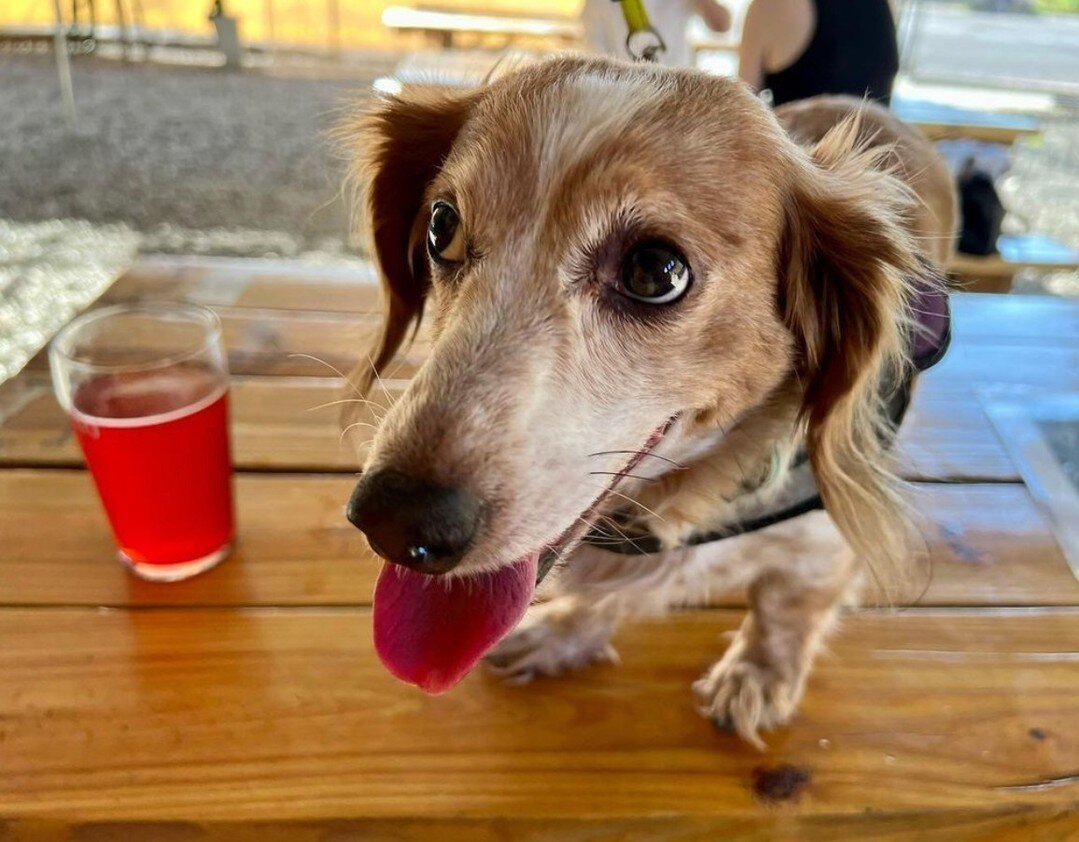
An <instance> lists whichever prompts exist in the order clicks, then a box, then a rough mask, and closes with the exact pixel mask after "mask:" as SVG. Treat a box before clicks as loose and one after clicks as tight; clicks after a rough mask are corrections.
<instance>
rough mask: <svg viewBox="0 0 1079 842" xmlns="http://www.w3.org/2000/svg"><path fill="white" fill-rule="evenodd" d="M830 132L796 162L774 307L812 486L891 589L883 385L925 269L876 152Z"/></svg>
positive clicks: (897, 516)
mask: <svg viewBox="0 0 1079 842" xmlns="http://www.w3.org/2000/svg"><path fill="white" fill-rule="evenodd" d="M858 129H859V127H858V125H857V122H856V121H854V120H851V121H847V122H844V123H841V124H840V125H838V126H837V127H836V128H835V129H833V130H832V131H830V132H829V133H828V134H827V135H825V137H824V138H822V139H821V141H820V142H819V143H818V144H817V145H816V146H815V147H814V149H813V150H812V152H811V160H809V161H806V160H805V159H804V157H802V156H800V157H799V158H798V159H796V161H795V166H794V168H793V178H792V183H791V186H790V190H789V194H788V199H787V205H786V209H785V216H786V219H785V231H784V234H783V238H782V240H781V244H780V248H779V262H778V266H777V269H778V277H779V284H780V286H779V306H780V310H781V313H782V316H783V318H784V320H785V322H786V324H787V326H788V328H789V329H790V331H791V333H792V335H793V336H794V339H795V344H796V348H797V354H798V358H797V374H798V378H799V381H800V383H801V384H802V386H803V401H802V416H803V419H804V422H805V425H806V442H807V450H808V452H809V457H810V461H811V463H812V465H813V469H814V475H815V477H816V481H817V486H818V488H819V490H820V492H821V497H822V499H823V500H824V503H825V506H826V507H827V509H828V511H829V513H830V514H831V516H832V518H833V519H834V520H835V522H836V525H837V526H838V527H839V529H840V531H841V532H842V533H843V534H844V537H846V539H847V540H848V542H849V543H850V544H851V545H852V546H853V548H854V549H855V551H856V552H857V553H858V554H859V555H860V556H861V557H863V558H864V559H865V560H867V561H869V562H870V563H871V564H874V567H875V568H876V569H877V570H878V571H881V570H882V569H884V571H886V572H885V573H884V576H885V577H887V578H892V577H894V574H895V573H897V572H898V571H897V570H896V568H897V567H899V568H901V567H902V565H904V564H905V563H907V562H908V561H909V546H908V542H907V537H908V536H907V531H908V530H907V528H906V524H905V521H904V518H903V517H902V510H903V507H902V505H901V503H900V498H899V496H898V495H897V494H896V481H895V480H894V477H893V475H892V474H891V472H890V470H889V468H888V459H887V452H886V451H887V441H888V439H889V438H890V436H889V435H888V431H887V429H886V427H887V425H888V423H889V421H888V417H887V414H886V412H885V411H884V409H883V402H882V400H881V392H882V385H883V384H886V383H887V382H889V381H891V382H893V383H897V382H899V380H898V378H900V377H902V376H903V374H904V373H905V372H904V369H905V367H906V366H908V365H910V358H911V352H910V342H909V337H910V336H911V330H912V329H913V324H912V320H911V318H910V313H911V310H912V305H913V301H914V299H915V296H916V290H917V284H918V283H921V282H922V281H920V280H919V278H920V277H921V276H922V275H924V274H925V267H924V265H923V263H922V262H921V261H920V260H919V258H918V257H917V256H916V249H915V246H914V244H913V243H912V241H911V238H910V235H909V234H908V233H907V232H906V229H905V227H904V225H903V219H904V215H905V214H906V213H907V212H908V209H909V208H910V207H911V202H912V196H911V194H910V191H909V190H908V189H907V188H906V187H905V185H904V184H903V183H902V182H901V181H900V180H899V179H897V178H895V177H894V176H892V175H890V174H889V173H888V172H887V170H886V168H885V167H884V166H883V163H884V156H885V155H886V154H887V150H886V149H883V150H882V149H880V148H878V149H869V148H866V147H865V146H863V145H861V144H860V143H859V140H858Z"/></svg>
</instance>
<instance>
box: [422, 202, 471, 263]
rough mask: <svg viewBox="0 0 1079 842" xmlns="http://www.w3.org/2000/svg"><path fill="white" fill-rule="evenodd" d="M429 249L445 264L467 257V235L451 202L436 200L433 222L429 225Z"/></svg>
mask: <svg viewBox="0 0 1079 842" xmlns="http://www.w3.org/2000/svg"><path fill="white" fill-rule="evenodd" d="M427 251H428V253H429V254H430V255H431V257H432V258H433V259H434V260H435V261H436V262H437V263H441V264H443V265H445V264H451V263H460V262H461V261H462V260H464V259H465V235H464V231H463V230H462V229H461V218H460V217H459V216H458V215H457V210H456V209H455V208H454V207H453V205H451V204H450V203H449V202H441V201H439V202H435V205H434V207H433V208H431V222H430V223H429V224H428V226H427Z"/></svg>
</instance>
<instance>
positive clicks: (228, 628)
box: [0, 260, 1079, 842]
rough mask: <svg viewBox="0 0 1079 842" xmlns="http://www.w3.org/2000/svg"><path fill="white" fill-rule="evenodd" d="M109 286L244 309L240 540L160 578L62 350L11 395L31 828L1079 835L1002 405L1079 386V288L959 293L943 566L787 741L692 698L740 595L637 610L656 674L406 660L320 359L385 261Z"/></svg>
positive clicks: (5, 505)
mask: <svg viewBox="0 0 1079 842" xmlns="http://www.w3.org/2000/svg"><path fill="white" fill-rule="evenodd" d="M106 298H107V299H109V300H111V301H118V300H127V299H132V298H135V299H145V298H160V299H187V300H192V301H201V302H204V303H207V304H209V305H210V306H213V307H214V308H215V309H216V310H217V311H218V312H219V313H220V315H221V317H222V320H223V322H224V325H225V335H226V341H227V344H228V350H229V354H230V360H231V363H232V365H233V370H234V372H235V375H236V376H235V381H234V386H233V392H232V402H233V415H234V418H233V436H234V445H235V461H236V467H237V471H238V474H237V479H236V487H237V502H238V514H239V524H240V537H239V543H238V546H237V549H236V551H235V553H234V554H233V556H232V557H231V558H229V559H228V560H227V561H226V562H225V563H223V564H222V565H221V566H220V567H218V568H217V569H215V570H213V571H211V572H209V573H207V574H204V575H203V576H200V577H197V578H195V579H192V580H189V581H187V582H182V583H178V584H172V585H160V584H151V583H148V582H143V581H138V580H135V579H133V578H131V577H130V576H128V575H127V574H126V573H125V572H124V571H123V569H122V568H121V567H120V565H119V564H118V563H117V562H116V561H115V558H114V551H113V548H112V542H111V539H110V536H109V533H108V530H107V527H106V525H105V521H104V519H103V516H102V513H101V510H100V506H99V504H98V502H97V500H96V497H95V495H94V492H93V488H92V486H91V482H90V479H89V476H88V475H87V474H86V472H85V471H84V470H83V467H82V461H81V458H80V455H79V452H78V450H77V447H76V446H75V445H74V443H73V441H72V439H71V435H70V433H69V432H68V428H67V425H66V420H65V418H64V417H63V415H62V414H61V412H60V411H59V408H58V407H57V405H56V403H55V401H54V400H53V398H52V397H51V393H50V391H49V384H48V379H47V373H46V369H45V367H44V364H43V360H42V359H41V358H38V359H36V360H35V361H33V362H32V363H31V364H30V366H29V367H28V368H27V369H26V371H25V372H24V373H23V374H21V375H20V376H19V377H18V378H16V379H15V380H13V381H10V382H8V383H6V384H4V385H3V386H0V838H4V839H102V840H104V839H138V840H159V839H160V840H166V839H167V840H173V839H189V838H190V839H196V838H197V839H213V840H232V839H241V840H243V839H255V838H258V839H259V840H260V842H272V840H289V842H293V840H298V842H305V840H316V839H317V840H327V839H334V840H350V839H365V840H366V839H390V838H392V839H395V840H403V839H432V838H438V839H451V840H452V839H462V840H463V839H494V838H498V839H509V838H521V837H527V838H545V839H546V838H554V839H561V838H574V839H583V838H588V839H640V838H648V839H675V838H677V839H696V838H708V839H712V838H726V837H725V834H729V835H731V836H732V837H733V836H737V837H738V838H761V839H770V838H777V837H779V836H782V837H783V838H800V839H817V838H819V839H825V838H827V839H836V838H850V839H868V838H882V837H883V836H888V837H889V838H893V837H894V838H912V835H913V834H915V833H919V834H922V835H919V836H918V838H923V839H955V838H989V837H993V838H1013V839H1034V838H1045V839H1048V838H1059V839H1064V838H1069V836H1070V835H1072V834H1075V833H1079V818H1077V813H1076V812H1075V810H1076V805H1077V803H1079V778H1077V774H1076V773H1077V772H1079V743H1077V740H1076V735H1077V731H1079V728H1077V726H1079V705H1077V701H1076V700H1077V699H1079V666H1077V663H1076V662H1077V660H1079V654H1077V653H1079V584H1077V583H1076V580H1075V579H1074V577H1073V576H1072V574H1071V572H1070V570H1069V568H1068V566H1067V563H1066V561H1065V559H1064V557H1063V556H1062V553H1061V551H1060V549H1059V547H1058V545H1057V543H1056V542H1055V540H1054V538H1053V536H1052V534H1051V532H1050V529H1049V527H1048V526H1047V523H1046V520H1045V519H1044V517H1043V515H1042V514H1041V512H1040V511H1039V510H1038V509H1037V508H1036V507H1035V504H1034V503H1033V501H1032V498H1031V496H1030V494H1029V493H1028V491H1027V489H1026V488H1025V486H1024V485H1023V483H1022V481H1021V480H1020V478H1019V475H1018V473H1017V472H1016V469H1015V466H1014V465H1013V464H1012V462H1011V460H1010V459H1009V457H1008V455H1007V452H1006V450H1005V449H1004V448H1003V446H1002V445H1001V443H1000V442H999V441H998V439H997V437H996V435H995V434H994V432H993V429H992V428H991V426H990V424H989V422H988V421H987V420H986V417H985V415H984V413H983V412H982V410H981V408H980V406H979V403H978V399H977V388H978V387H979V385H981V384H987V383H994V382H1004V383H1012V384H1028V385H1039V386H1045V387H1052V388H1059V389H1065V390H1075V389H1079V304H1077V303H1076V302H1069V301H1064V300H1060V299H1051V298H1024V297H1018V296H1012V297H1003V296H984V295H960V296H956V297H955V300H954V312H955V342H954V345H953V348H952V350H951V352H950V353H949V356H948V358H947V359H946V361H945V362H943V363H942V364H941V365H940V366H939V367H938V368H936V369H934V370H933V371H932V372H931V373H930V374H928V375H927V376H926V377H925V378H924V380H923V382H922V383H921V384H920V387H919V390H918V393H917V396H916V399H915V403H914V406H913V408H912V411H911V415H910V417H909V422H908V423H907V425H906V426H905V429H904V431H903V436H902V442H901V455H902V466H903V472H904V473H905V474H906V475H907V476H908V477H909V478H910V479H911V480H912V481H913V483H914V488H915V490H916V492H917V494H916V505H917V507H918V509H919V510H920V511H921V513H922V514H923V515H924V518H925V521H924V526H923V532H924V535H925V539H926V544H927V546H928V549H929V552H930V554H931V558H932V562H933V568H932V578H931V581H929V582H928V584H927V587H926V590H925V592H924V594H922V595H920V596H917V595H915V596H914V597H912V598H910V599H909V600H906V601H904V602H903V603H901V604H899V605H897V606H896V607H895V608H893V609H883V608H877V609H865V610H862V611H859V612H855V613H852V614H851V616H849V617H848V618H847V619H846V620H845V622H844V623H843V626H842V628H841V630H840V632H839V633H838V634H837V635H836V637H835V639H834V642H833V645H832V646H831V648H830V651H829V653H828V654H826V655H824V656H823V657H822V658H821V660H820V663H819V666H818V668H817V670H816V672H815V673H814V674H813V676H812V678H811V679H810V682H809V690H808V693H807V697H806V701H805V703H804V705H803V707H802V712H801V715H800V716H799V718H798V719H797V721H796V722H795V723H794V724H793V725H792V726H791V727H789V728H786V729H784V730H782V731H780V732H778V733H776V734H773V735H772V736H771V737H770V739H769V743H770V749H769V751H768V752H767V753H764V754H761V753H759V752H757V751H756V750H754V749H753V748H751V747H748V746H746V745H744V744H743V743H741V742H739V741H738V740H737V739H736V738H735V737H733V736H731V735H729V734H726V733H720V732H717V731H716V730H715V729H714V728H713V727H712V726H711V725H709V724H708V723H707V722H705V721H704V720H703V719H701V718H700V717H698V715H697V714H696V713H695V712H694V710H693V707H692V704H691V701H690V694H689V684H690V682H691V681H692V680H693V679H694V678H696V676H697V675H698V673H700V672H701V670H702V669H703V668H704V667H705V666H706V665H707V664H709V663H710V661H711V660H713V659H714V658H715V657H717V655H718V654H719V653H720V652H721V649H722V645H723V643H722V638H721V634H722V633H723V632H724V631H729V630H731V629H733V628H735V627H736V626H737V624H738V622H739V621H740V618H741V615H742V602H741V599H740V597H739V595H737V594H735V595H721V594H717V595H715V597H714V598H713V599H712V600H711V601H710V603H709V604H707V605H700V606H694V607H690V608H687V609H686V610H683V611H679V612H677V613H676V614H675V615H674V616H672V617H671V618H668V619H666V620H663V621H656V622H650V623H646V624H641V625H637V626H633V627H631V628H629V629H627V630H626V631H625V632H624V633H622V634H620V635H619V636H618V638H617V641H616V642H617V644H618V647H619V650H620V652H621V654H622V656H623V659H624V664H623V666H621V667H619V668H614V667H602V668H597V669H594V670H591V671H587V672H584V673H581V674H579V675H575V676H572V677H568V678H566V679H563V680H560V681H540V682H538V683H535V684H533V685H532V686H528V687H510V686H507V685H505V684H503V683H501V682H499V681H497V680H495V679H494V678H493V677H491V676H489V675H487V674H484V673H483V672H482V671H481V672H478V673H477V674H475V675H473V676H471V677H470V678H468V679H466V681H465V682H464V683H463V684H462V685H461V686H460V687H459V688H457V689H456V690H455V691H453V692H452V693H450V694H448V695H446V696H443V697H439V698H427V697H425V696H422V695H421V694H419V693H418V692H417V691H416V690H414V689H412V688H409V687H406V686H403V685H401V684H399V683H397V682H396V681H394V680H393V679H392V678H391V677H390V676H389V675H388V674H387V673H386V672H385V671H384V670H383V669H382V667H381V666H380V665H379V664H378V661H377V659H376V657H375V656H374V654H373V652H372V646H371V640H370V609H369V601H370V594H371V588H372V583H373V578H374V574H375V572H376V570H377V566H376V563H375V559H374V558H373V557H372V555H371V554H370V552H369V551H368V550H366V549H365V547H364V544H363V541H362V539H361V536H360V535H359V533H358V532H356V530H354V529H353V528H352V527H351V526H350V525H349V524H348V523H347V522H346V521H345V519H344V517H343V514H342V510H343V506H344V503H345V500H346V499H347V495H348V493H349V491H350V489H351V487H352V484H353V482H354V479H355V478H354V472H355V470H356V466H357V459H356V452H357V448H362V446H363V440H364V439H365V438H366V436H367V432H366V431H365V428H358V429H357V430H356V431H354V432H355V433H356V435H355V438H354V439H353V440H352V441H348V440H346V442H344V443H343V444H342V443H341V442H340V436H339V433H338V430H337V409H338V407H336V406H322V405H324V404H329V403H331V402H332V401H334V400H338V399H339V398H340V397H341V396H342V382H341V380H340V378H339V377H338V376H337V375H336V374H335V373H334V371H332V370H331V369H330V368H329V367H328V366H327V365H326V364H324V363H320V362H316V361H315V359H314V358H319V359H322V360H324V361H325V363H328V364H329V366H332V367H334V368H338V369H341V370H345V368H346V367H347V366H349V365H350V364H351V363H352V362H353V361H354V359H355V358H356V356H357V349H358V348H360V347H362V344H361V343H362V342H363V341H364V337H365V335H368V334H369V333H370V331H372V330H374V329H375V325H376V324H377V316H376V313H377V308H378V296H377V290H376V289H375V287H374V286H373V284H372V277H371V273H370V272H369V271H365V272H360V273H356V272H354V271H352V270H336V269H326V270H319V271H318V272H313V273H310V274H309V275H308V276H302V275H297V274H296V273H295V272H290V271H288V270H287V269H286V268H285V267H284V266H283V265H280V264H274V263H271V262H242V261H235V262H228V261H216V262H215V261H194V262H191V261H182V260H165V261H143V262H141V263H139V264H138V265H136V267H135V268H134V269H133V270H131V271H130V272H128V273H127V274H126V275H125V276H124V277H122V278H121V279H120V280H119V281H118V282H117V283H116V284H115V285H114V287H113V288H112V289H111V290H110V292H109V293H107V294H106ZM422 354H423V339H422V338H421V340H420V342H418V343H417V346H416V347H415V348H414V349H413V350H412V352H411V357H410V359H409V360H408V361H407V362H406V364H405V365H403V366H401V367H400V368H399V371H398V373H397V374H396V375H394V376H393V377H391V378H389V380H388V382H387V384H386V390H385V392H384V393H380V394H381V397H379V399H380V400H386V401H388V400H392V399H393V396H394V395H395V394H397V393H399V392H400V390H401V389H402V388H403V387H404V386H405V384H406V378H407V376H408V373H409V371H410V370H412V369H414V367H415V365H417V364H418V363H419V362H420V361H421V360H422ZM320 406H322V408H317V407H320ZM786 767H794V768H796V769H798V770H801V771H802V772H804V773H805V775H806V776H807V777H806V778H805V781H806V783H805V785H804V787H803V788H802V790H801V791H799V792H797V793H795V794H793V795H791V797H790V798H788V799H785V800H784V799H778V800H777V796H776V794H775V793H772V796H771V797H770V796H769V794H768V791H766V790H767V788H765V789H762V788H761V785H760V782H761V781H762V780H764V779H766V778H767V777H768V775H769V774H770V773H779V774H780V775H782V774H783V770H784V768H786ZM780 794H782V793H780ZM1071 838H1074V836H1071Z"/></svg>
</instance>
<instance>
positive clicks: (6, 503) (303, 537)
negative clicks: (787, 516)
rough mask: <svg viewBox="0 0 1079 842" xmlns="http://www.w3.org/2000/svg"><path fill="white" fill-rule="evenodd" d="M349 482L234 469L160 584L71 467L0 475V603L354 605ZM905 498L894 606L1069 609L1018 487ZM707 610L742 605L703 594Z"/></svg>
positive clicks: (362, 585)
mask: <svg viewBox="0 0 1079 842" xmlns="http://www.w3.org/2000/svg"><path fill="white" fill-rule="evenodd" d="M354 481H355V480H354V478H353V477H346V476H340V477H326V476H301V475H288V474H272V475H265V474H259V475H253V474H240V475H239V476H238V477H237V483H236V492H237V493H236V500H237V505H238V521H239V530H240V531H239V542H238V545H237V548H236V550H235V552H234V553H233V556H232V557H231V558H230V559H229V560H228V561H226V562H225V563H224V564H222V565H221V566H220V567H218V568H217V569H215V570H213V571H211V572H209V573H207V574H204V575H202V576H199V577H196V578H194V579H191V580H188V581H186V582H181V583H176V584H170V585H160V584H151V583H147V582H143V581H140V580H136V579H134V578H132V577H130V576H129V575H128V574H127V573H126V572H125V571H124V569H123V568H122V567H121V565H120V564H119V563H118V562H117V561H116V560H115V550H114V548H113V543H112V539H111V535H110V534H109V531H108V527H107V526H106V523H105V519H104V516H103V514H102V512H101V508H100V505H99V503H98V501H97V499H96V496H95V494H94V491H93V487H92V485H91V482H90V479H89V477H88V476H87V475H86V474H85V473H83V472H81V471H45V470H37V471H23V470H9V471H0V534H2V535H3V536H4V540H3V551H2V552H0V604H6V605H157V606H161V605H189V604H194V605H364V604H367V603H368V602H369V601H370V597H371V592H372V588H373V585H374V576H375V574H376V573H377V570H378V566H379V562H378V560H377V559H376V558H375V557H374V556H373V555H372V554H371V553H370V551H369V550H368V549H367V547H366V544H365V543H364V541H363V539H362V536H361V535H360V534H359V533H358V532H357V531H356V530H355V529H354V528H353V527H352V526H351V525H350V524H349V523H348V522H347V521H346V520H345V518H344V515H343V509H344V505H345V502H346V500H347V499H348V496H349V493H350V492H351V490H352V486H353V483H354ZM914 503H915V506H916V507H917V508H918V509H919V510H920V511H921V512H922V513H923V517H924V518H925V520H924V521H923V525H922V527H921V531H922V534H923V535H924V539H925V542H926V547H927V549H928V552H929V558H930V561H931V565H932V566H931V569H929V570H925V571H922V572H919V574H918V575H916V576H914V577H913V578H914V580H915V581H914V584H913V586H912V588H911V589H910V591H909V592H908V593H906V594H901V595H899V597H898V598H897V599H898V601H900V602H911V601H915V602H917V604H919V605H1076V604H1079V583H1077V582H1076V581H1075V579H1074V578H1073V576H1072V575H1071V572H1070V570H1069V568H1068V566H1067V563H1066V562H1065V560H1064V557H1063V555H1062V554H1061V552H1060V549H1059V547H1058V546H1057V544H1056V542H1055V541H1054V539H1053V537H1052V536H1051V534H1050V531H1049V527H1048V525H1047V524H1046V521H1045V520H1044V518H1043V517H1042V515H1041V514H1040V513H1039V512H1038V510H1037V509H1036V508H1035V506H1034V503H1033V501H1032V500H1031V498H1030V496H1029V494H1028V493H1027V491H1026V489H1025V488H1024V487H1023V486H1022V485H1011V484H1008V485H1005V484H991V485H941V484H927V485H921V486H917V487H916V494H915V498H914ZM824 528H827V529H828V531H829V532H831V530H832V527H831V526H830V525H829V526H827V527H824ZM739 540H740V541H741V539H739ZM753 540H760V537H759V536H758V538H756V539H753ZM748 541H749V539H748V538H747V542H748ZM833 543H834V542H833ZM728 546H732V545H728ZM752 546H753V544H752V543H743V544H742V545H741V547H742V551H744V552H752ZM712 551H714V549H713V550H712ZM923 588H924V594H923V593H922V591H923ZM869 597H870V599H873V598H875V597H874V596H873V594H870V595H869ZM711 604H715V605H740V604H742V599H741V596H740V595H739V594H730V593H716V594H714V595H713V596H712V599H711Z"/></svg>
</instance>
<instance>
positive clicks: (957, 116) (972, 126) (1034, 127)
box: [892, 97, 1041, 146]
mask: <svg viewBox="0 0 1079 842" xmlns="http://www.w3.org/2000/svg"><path fill="white" fill-rule="evenodd" d="M892 111H893V112H895V114H896V116H898V117H899V118H900V119H902V120H905V121H906V122H908V123H910V124H911V125H914V126H917V127H918V128H919V129H921V131H922V132H923V133H924V134H925V135H926V137H928V138H929V139H930V140H954V139H956V138H964V139H968V140H981V141H985V142H986V143H1003V144H1006V145H1009V146H1010V145H1012V144H1013V143H1015V142H1016V141H1018V140H1020V139H1022V138H1025V137H1032V136H1034V135H1037V134H1039V133H1040V131H1041V126H1040V123H1039V122H1038V120H1037V119H1036V118H1034V117H1030V116H1028V115H1025V114H1008V113H1000V112H995V111H977V110H974V109H970V108H958V107H956V106H951V105H945V104H942V103H938V102H930V101H928V100H919V99H906V98H902V97H895V98H893V100H892Z"/></svg>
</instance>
